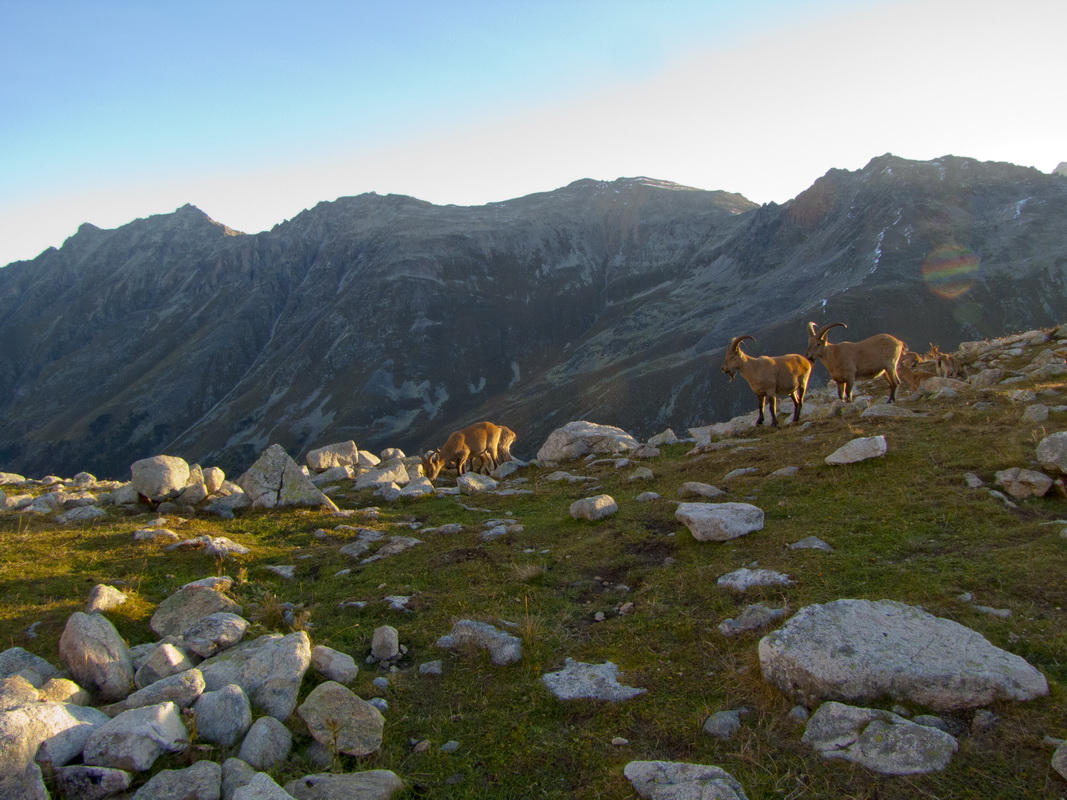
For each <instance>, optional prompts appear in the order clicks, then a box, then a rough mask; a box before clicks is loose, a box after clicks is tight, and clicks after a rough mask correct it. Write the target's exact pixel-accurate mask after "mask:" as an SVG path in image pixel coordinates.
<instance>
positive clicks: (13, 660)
mask: <svg viewBox="0 0 1067 800" xmlns="http://www.w3.org/2000/svg"><path fill="white" fill-rule="evenodd" d="M57 673H58V670H57V669H56V668H55V667H54V666H52V664H50V663H49V662H48V661H45V660H44V659H43V658H41V657H40V656H39V655H35V654H34V653H31V652H30V651H28V650H26V649H24V648H22V647H9V648H8V649H7V650H4V651H3V652H2V653H0V678H6V677H9V676H11V675H22V676H23V677H26V678H27V680H29V681H30V683H32V684H33V685H34V686H38V687H39V686H41V685H42V684H43V683H44V682H45V681H46V680H48V679H49V678H54V677H55V676H56V674H57Z"/></svg>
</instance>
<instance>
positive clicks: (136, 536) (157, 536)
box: [133, 528, 181, 544]
mask: <svg viewBox="0 0 1067 800" xmlns="http://www.w3.org/2000/svg"><path fill="white" fill-rule="evenodd" d="M133 540H134V541H135V542H152V543H154V544H174V543H176V542H178V541H180V540H181V537H180V536H179V535H178V534H176V533H175V532H174V531H172V530H168V529H167V528H141V529H139V530H136V531H134V532H133Z"/></svg>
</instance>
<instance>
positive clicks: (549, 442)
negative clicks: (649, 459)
mask: <svg viewBox="0 0 1067 800" xmlns="http://www.w3.org/2000/svg"><path fill="white" fill-rule="evenodd" d="M640 446H641V443H640V442H638V441H637V440H636V439H635V438H634V437H633V436H631V435H630V434H628V433H627V432H626V431H624V430H623V429H622V428H616V427H615V426H613V425H598V424H596V423H594V422H586V421H584V420H583V421H578V422H568V423H567V424H566V425H564V426H563V427H562V428H557V429H556V430H554V431H552V433H551V434H549V436H548V439H546V440H545V443H544V444H543V445H541V449H540V450H538V451H537V460H538V461H540V462H541V463H542V464H559V463H562V462H564V461H574V460H575V459H578V458H582V457H583V456H586V455H589V454H590V453H609V454H614V453H625V452H628V451H630V450H636V449H638V448H639V447H640Z"/></svg>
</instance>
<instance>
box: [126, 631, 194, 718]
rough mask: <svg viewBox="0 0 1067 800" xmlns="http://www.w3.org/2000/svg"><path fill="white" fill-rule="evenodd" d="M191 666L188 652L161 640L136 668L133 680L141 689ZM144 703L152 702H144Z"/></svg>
mask: <svg viewBox="0 0 1067 800" xmlns="http://www.w3.org/2000/svg"><path fill="white" fill-rule="evenodd" d="M193 666H194V664H193V662H192V660H191V659H190V658H189V654H188V653H186V652H185V651H184V650H183V649H181V648H180V647H178V646H177V645H173V644H171V643H169V642H163V643H162V644H160V645H158V646H156V647H155V649H153V650H152V653H151V655H149V656H148V658H146V659H145V661H144V663H143V664H141V666H140V667H139V668H138V669H137V672H136V673H134V676H133V682H134V685H136V686H137V688H139V689H143V688H145V687H146V686H150V685H152V684H153V683H155V682H156V681H159V680H162V679H163V678H169V677H170V676H171V675H177V674H178V673H180V672H185V671H186V670H187V669H192V668H193ZM167 699H173V698H167ZM154 702H159V701H154ZM144 705H152V704H151V703H145V704H144Z"/></svg>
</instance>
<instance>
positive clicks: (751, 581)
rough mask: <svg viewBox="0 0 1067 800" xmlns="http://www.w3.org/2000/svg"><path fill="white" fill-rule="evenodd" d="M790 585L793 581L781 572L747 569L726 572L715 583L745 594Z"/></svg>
mask: <svg viewBox="0 0 1067 800" xmlns="http://www.w3.org/2000/svg"><path fill="white" fill-rule="evenodd" d="M792 583H793V579H792V578H790V577H789V576H788V575H786V574H785V573H783V572H775V571H774V570H773V569H749V568H748V567H742V568H741V569H735V570H734V571H733V572H727V573H726V574H725V575H721V576H719V579H718V580H717V581H715V584H716V585H717V586H721V587H723V588H724V589H729V590H730V591H733V592H747V591H748V590H749V589H756V588H759V587H761V586H789V585H791V584H792Z"/></svg>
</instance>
